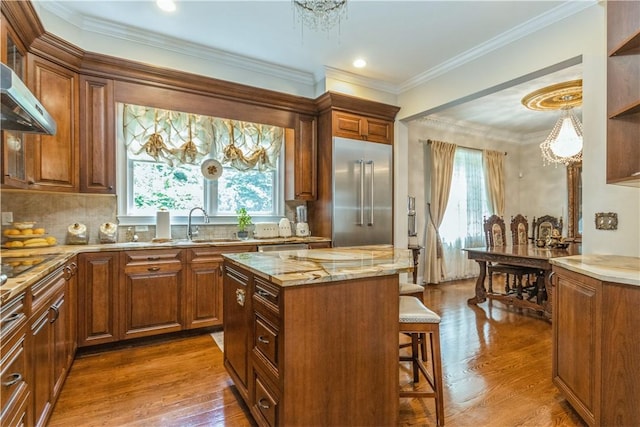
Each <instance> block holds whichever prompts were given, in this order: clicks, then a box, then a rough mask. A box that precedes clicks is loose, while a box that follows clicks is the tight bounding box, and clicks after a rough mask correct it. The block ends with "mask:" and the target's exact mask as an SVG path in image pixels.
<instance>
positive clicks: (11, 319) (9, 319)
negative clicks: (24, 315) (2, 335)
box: [4, 313, 20, 322]
mask: <svg viewBox="0 0 640 427" xmlns="http://www.w3.org/2000/svg"><path fill="white" fill-rule="evenodd" d="M19 318H20V313H11V314H10V315H8V316H7V318H6V319H4V321H5V322H15V321H16V320H18V319H19Z"/></svg>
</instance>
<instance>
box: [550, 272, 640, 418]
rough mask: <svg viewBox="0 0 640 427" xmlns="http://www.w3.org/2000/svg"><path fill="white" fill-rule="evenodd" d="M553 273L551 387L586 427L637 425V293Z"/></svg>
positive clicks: (639, 413) (586, 278) (571, 274)
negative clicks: (553, 386) (554, 386)
mask: <svg viewBox="0 0 640 427" xmlns="http://www.w3.org/2000/svg"><path fill="white" fill-rule="evenodd" d="M553 272H554V275H553V276H552V284H553V292H554V308H553V350H552V351H553V365H552V376H553V382H554V384H555V385H556V386H557V387H558V388H559V389H560V391H561V392H562V394H563V395H564V396H565V397H566V399H567V401H569V403H570V404H571V406H573V408H574V409H575V410H576V412H578V414H580V416H581V417H582V418H583V419H584V421H585V422H586V423H587V424H588V425H589V426H613V425H617V426H634V425H640V411H638V404H637V403H638V402H639V401H640V358H638V354H640V330H639V329H638V325H640V311H638V307H640V287H638V286H632V285H624V284H620V283H612V282H603V281H600V280H597V279H595V278H592V277H589V276H585V275H582V274H578V273H575V272H572V271H569V270H567V269H564V268H561V267H558V266H554V267H553Z"/></svg>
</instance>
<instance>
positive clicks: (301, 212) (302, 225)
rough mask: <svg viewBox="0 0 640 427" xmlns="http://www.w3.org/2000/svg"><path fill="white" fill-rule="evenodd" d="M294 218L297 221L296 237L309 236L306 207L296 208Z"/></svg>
mask: <svg viewBox="0 0 640 427" xmlns="http://www.w3.org/2000/svg"><path fill="white" fill-rule="evenodd" d="M296 217H297V219H298V221H297V223H296V236H298V237H306V236H309V235H310V234H311V233H310V231H309V224H308V223H307V207H306V206H304V205H302V206H298V207H296Z"/></svg>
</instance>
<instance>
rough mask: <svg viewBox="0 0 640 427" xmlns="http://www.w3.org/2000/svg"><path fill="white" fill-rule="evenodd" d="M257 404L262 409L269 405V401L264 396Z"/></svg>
mask: <svg viewBox="0 0 640 427" xmlns="http://www.w3.org/2000/svg"><path fill="white" fill-rule="evenodd" d="M258 406H259V407H261V408H262V409H269V408H271V406H270V405H269V401H268V400H267V399H265V398H262V399H260V400H258Z"/></svg>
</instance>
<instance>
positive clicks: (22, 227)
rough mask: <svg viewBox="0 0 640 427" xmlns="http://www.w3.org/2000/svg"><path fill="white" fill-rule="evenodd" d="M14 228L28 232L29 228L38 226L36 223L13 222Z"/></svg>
mask: <svg viewBox="0 0 640 427" xmlns="http://www.w3.org/2000/svg"><path fill="white" fill-rule="evenodd" d="M11 225H13V228H17V229H18V230H26V229H28V228H33V226H34V225H36V223H35V222H12V223H11Z"/></svg>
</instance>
